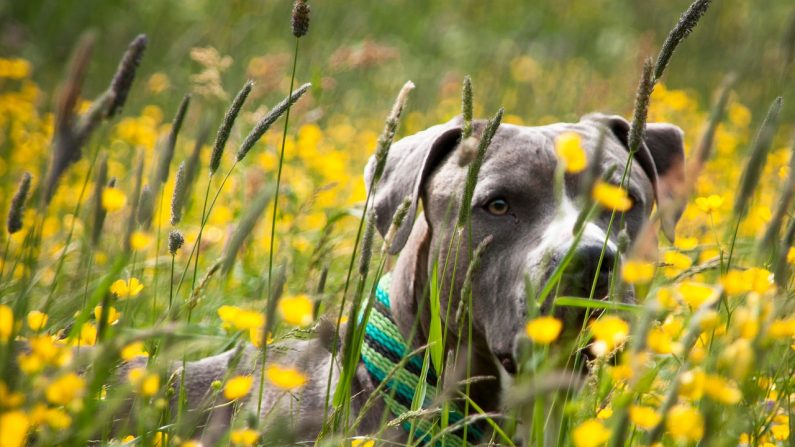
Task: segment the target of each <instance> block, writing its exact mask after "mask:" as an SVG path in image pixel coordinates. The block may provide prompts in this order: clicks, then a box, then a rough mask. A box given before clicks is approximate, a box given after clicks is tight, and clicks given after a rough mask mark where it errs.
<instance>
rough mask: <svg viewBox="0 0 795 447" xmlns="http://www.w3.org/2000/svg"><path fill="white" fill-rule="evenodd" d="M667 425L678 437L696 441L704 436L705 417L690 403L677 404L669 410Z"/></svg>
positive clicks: (669, 430)
mask: <svg viewBox="0 0 795 447" xmlns="http://www.w3.org/2000/svg"><path fill="white" fill-rule="evenodd" d="M665 427H666V428H667V429H668V432H669V433H670V434H671V436H673V437H674V438H676V439H679V440H682V441H688V442H695V441H698V440H700V439H701V437H702V436H704V417H703V416H701V413H699V411H698V410H697V409H695V408H693V407H691V406H688V405H675V406H674V407H673V408H671V409H670V410H669V411H668V417H667V418H666V420H665Z"/></svg>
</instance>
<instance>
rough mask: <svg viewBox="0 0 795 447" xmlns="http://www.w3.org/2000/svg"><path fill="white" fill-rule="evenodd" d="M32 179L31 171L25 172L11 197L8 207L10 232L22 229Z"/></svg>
mask: <svg viewBox="0 0 795 447" xmlns="http://www.w3.org/2000/svg"><path fill="white" fill-rule="evenodd" d="M31 179H32V177H31V175H30V173H29V172H25V173H23V174H22V179H21V180H20V181H19V186H18V187H17V192H16V193H15V194H14V197H12V198H11V206H10V207H9V209H8V228H7V230H8V234H14V233H16V232H17V231H19V230H21V229H22V214H23V213H24V212H25V201H26V200H27V198H28V192H29V191H30V180H31Z"/></svg>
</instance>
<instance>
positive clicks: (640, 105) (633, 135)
mask: <svg viewBox="0 0 795 447" xmlns="http://www.w3.org/2000/svg"><path fill="white" fill-rule="evenodd" d="M652 68H653V66H652V62H651V59H646V62H645V63H644V64H643V74H642V75H641V78H640V82H639V83H638V91H637V93H636V94H635V111H634V113H633V116H632V125H631V126H630V128H629V143H628V145H629V152H630V154H634V153H635V152H637V151H638V148H640V143H641V141H642V140H643V134H644V133H645V131H646V118H647V116H648V115H649V98H651V93H652V91H653V90H654V78H653V77H652ZM631 156H632V155H630V157H631Z"/></svg>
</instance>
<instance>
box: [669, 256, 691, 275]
mask: <svg viewBox="0 0 795 447" xmlns="http://www.w3.org/2000/svg"><path fill="white" fill-rule="evenodd" d="M663 263H664V264H665V268H664V269H663V273H664V274H665V276H666V277H667V278H673V277H675V276H676V275H678V274H679V273H681V272H682V271H683V270H687V269H689V268H690V266H691V265H693V260H692V259H690V256H687V255H685V254H683V253H680V252H678V251H666V252H665V253H663Z"/></svg>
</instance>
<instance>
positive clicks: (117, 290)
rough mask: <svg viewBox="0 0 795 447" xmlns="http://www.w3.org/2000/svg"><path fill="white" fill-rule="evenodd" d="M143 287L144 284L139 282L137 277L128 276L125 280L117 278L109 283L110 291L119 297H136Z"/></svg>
mask: <svg viewBox="0 0 795 447" xmlns="http://www.w3.org/2000/svg"><path fill="white" fill-rule="evenodd" d="M143 288H144V285H143V284H141V281H139V280H138V278H130V279H129V280H127V281H125V280H123V279H117V280H116V281H115V282H114V283H113V284H111V285H110V291H111V292H112V293H113V294H115V295H116V296H117V297H119V298H120V299H124V298H133V297H136V296H138V294H139V293H141V290H143Z"/></svg>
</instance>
